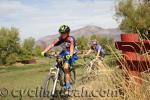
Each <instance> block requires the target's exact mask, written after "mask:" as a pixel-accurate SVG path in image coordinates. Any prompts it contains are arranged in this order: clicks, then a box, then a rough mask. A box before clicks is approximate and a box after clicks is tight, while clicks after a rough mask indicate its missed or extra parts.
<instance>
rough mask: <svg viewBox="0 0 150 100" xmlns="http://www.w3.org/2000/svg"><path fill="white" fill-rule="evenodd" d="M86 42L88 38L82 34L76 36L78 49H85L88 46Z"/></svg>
mask: <svg viewBox="0 0 150 100" xmlns="http://www.w3.org/2000/svg"><path fill="white" fill-rule="evenodd" d="M88 43H89V40H88V38H86V37H84V36H82V37H79V38H77V46H78V49H79V50H86V49H87V48H88Z"/></svg>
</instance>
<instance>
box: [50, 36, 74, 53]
mask: <svg viewBox="0 0 150 100" xmlns="http://www.w3.org/2000/svg"><path fill="white" fill-rule="evenodd" d="M52 44H53V45H54V46H60V47H61V48H62V49H63V50H67V51H69V52H70V45H71V44H73V45H74V53H76V52H77V46H76V41H75V38H74V37H73V36H68V37H67V38H65V39H63V38H61V37H59V38H58V39H57V40H55V41H54V42H53V43H52Z"/></svg>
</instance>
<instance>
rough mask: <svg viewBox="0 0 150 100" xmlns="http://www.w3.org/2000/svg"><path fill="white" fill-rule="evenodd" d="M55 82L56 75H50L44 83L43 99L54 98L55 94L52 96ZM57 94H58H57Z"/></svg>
mask: <svg viewBox="0 0 150 100" xmlns="http://www.w3.org/2000/svg"><path fill="white" fill-rule="evenodd" d="M54 81H55V75H54V74H50V75H48V76H47V77H46V79H45V81H44V83H43V86H42V88H43V91H42V94H43V97H49V98H51V97H53V96H54V94H52V90H53V86H54ZM55 94H56V93H55Z"/></svg>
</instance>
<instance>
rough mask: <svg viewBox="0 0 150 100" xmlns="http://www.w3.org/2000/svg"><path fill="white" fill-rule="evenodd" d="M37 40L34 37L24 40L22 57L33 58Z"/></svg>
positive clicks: (24, 58)
mask: <svg viewBox="0 0 150 100" xmlns="http://www.w3.org/2000/svg"><path fill="white" fill-rule="evenodd" d="M34 49H35V40H34V38H32V37H29V38H27V39H25V40H24V41H23V44H22V49H21V50H22V54H21V59H22V60H26V59H31V58H32V57H33V56H34V55H35V53H34Z"/></svg>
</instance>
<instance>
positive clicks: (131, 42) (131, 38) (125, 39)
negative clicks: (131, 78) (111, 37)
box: [115, 34, 150, 72]
mask: <svg viewBox="0 0 150 100" xmlns="http://www.w3.org/2000/svg"><path fill="white" fill-rule="evenodd" d="M115 46H116V48H117V49H119V50H122V54H123V57H124V59H123V60H121V61H120V62H121V63H123V66H125V67H126V68H127V69H129V70H134V71H139V72H142V71H145V70H148V69H149V68H150V61H149V58H148V57H146V56H143V55H141V54H143V53H146V52H147V51H148V50H150V40H144V41H140V40H139V34H121V41H117V42H116V43H115Z"/></svg>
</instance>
